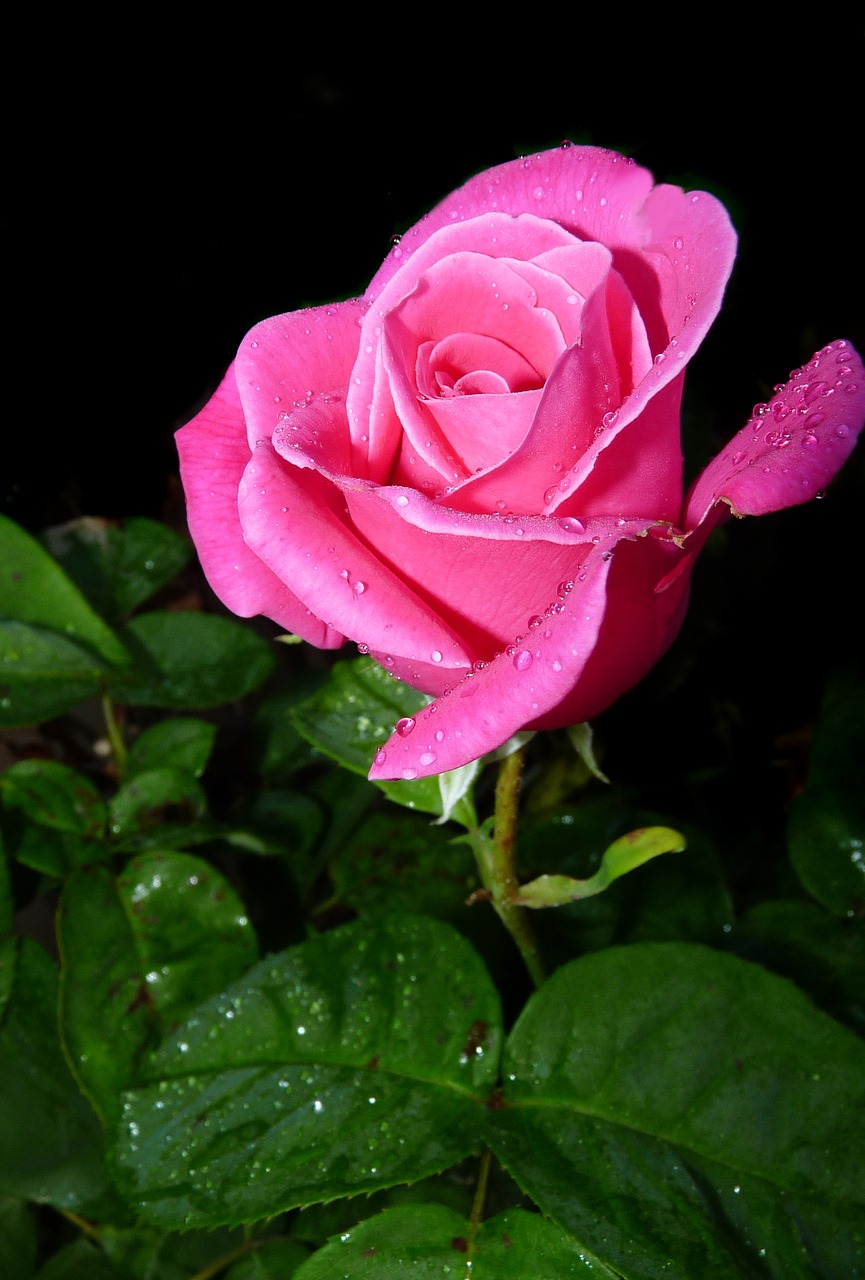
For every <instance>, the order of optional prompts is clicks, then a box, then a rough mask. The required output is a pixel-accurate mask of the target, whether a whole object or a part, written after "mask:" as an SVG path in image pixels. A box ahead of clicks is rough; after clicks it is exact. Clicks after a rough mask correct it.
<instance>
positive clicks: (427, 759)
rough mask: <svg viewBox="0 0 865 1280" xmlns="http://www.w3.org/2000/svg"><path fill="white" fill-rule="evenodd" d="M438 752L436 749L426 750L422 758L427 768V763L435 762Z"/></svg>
mask: <svg viewBox="0 0 865 1280" xmlns="http://www.w3.org/2000/svg"><path fill="white" fill-rule="evenodd" d="M435 761H436V753H435V752H434V751H425V752H424V753H423V755H422V756H421V758H420V762H421V764H422V765H423V766H424V768H426V766H427V765H430V764H435Z"/></svg>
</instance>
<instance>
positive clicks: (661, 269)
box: [177, 146, 865, 778]
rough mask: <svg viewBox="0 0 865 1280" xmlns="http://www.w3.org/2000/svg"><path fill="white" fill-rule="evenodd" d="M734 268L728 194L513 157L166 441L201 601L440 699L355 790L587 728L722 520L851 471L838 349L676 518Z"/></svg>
mask: <svg viewBox="0 0 865 1280" xmlns="http://www.w3.org/2000/svg"><path fill="white" fill-rule="evenodd" d="M734 253H735V233H734V231H733V228H732V226H731V224H730V220H729V218H728V216H727V213H726V211H725V210H724V208H723V206H722V205H721V204H719V203H718V201H717V200H715V199H714V198H713V197H712V196H710V195H707V194H705V193H704V192H692V193H686V192H683V191H681V190H680V189H679V188H677V187H672V186H654V185H653V180H652V177H651V174H649V173H648V172H646V170H645V169H641V168H640V167H638V166H637V165H636V164H634V163H633V162H632V161H630V160H626V159H624V158H623V157H622V156H619V155H616V154H614V153H612V152H609V151H604V150H600V149H597V148H594V147H576V146H572V147H568V146H563V147H562V148H560V149H557V150H554V151H549V152H546V153H544V154H541V155H535V156H532V157H530V158H527V159H524V160H516V161H513V162H512V163H509V164H504V165H501V166H499V167H498V168H495V169H490V170H488V171H487V172H485V173H482V174H480V175H478V177H476V178H473V179H472V180H471V181H470V182H468V183H467V184H466V185H465V186H464V187H461V188H460V189H459V190H458V191H455V192H454V193H453V194H452V195H450V196H448V197H447V199H445V200H444V201H443V202H442V203H441V204H440V205H438V206H437V208H435V209H434V210H433V211H432V212H431V213H430V214H428V215H427V216H426V217H424V218H422V219H421V221H420V222H419V223H418V224H417V225H416V226H415V227H413V228H412V229H411V231H409V232H408V233H407V234H406V235H404V236H403V237H402V239H401V241H400V242H399V244H397V245H396V246H395V247H394V248H393V249H392V251H391V252H390V254H389V255H388V257H387V258H386V260H385V262H384V263H383V265H382V267H381V269H380V270H379V272H378V273H377V275H376V276H375V278H374V279H373V281H372V283H371V284H370V286H369V288H368V289H367V291H366V293H365V295H364V296H363V297H362V298H356V299H352V300H351V301H348V302H341V303H338V304H336V305H333V306H327V307H316V308H312V309H309V310H304V311H295V312H291V313H289V314H287V315H280V316H275V317H273V318H272V319H269V320H265V321H263V322H262V323H261V324H259V325H257V326H256V327H255V328H254V329H253V330H252V332H251V333H249V334H248V335H247V337H246V338H245V339H244V341H243V343H242V344H241V347H240V350H239V352H238V355H237V359H236V360H235V362H234V364H233V366H232V367H231V369H230V370H229V371H228V373H227V374H226V377H225V380H224V381H223V383H222V385H221V386H220V387H219V389H218V391H217V392H216V394H215V395H214V396H213V398H212V399H211V401H210V402H209V404H207V405H206V406H205V408H204V409H202V411H201V412H200V413H199V414H198V415H197V417H196V418H194V419H193V421H192V422H190V423H189V424H188V426H186V427H184V428H183V429H182V430H181V431H179V432H178V437H177V439H178V447H179V451H180V458H181V473H182V478H183V483H184V486H185V489H186V495H187V500H188V507H189V527H190V531H191V533H192V537H193V539H194V541H195V543H196V546H197V548H198V552H199V555H200V558H201V562H202V565H203V567H204V571H205V573H206V574H207V577H208V579H209V581H210V583H211V585H212V587H213V589H214V591H215V592H216V594H217V595H218V596H219V597H220V599H221V600H222V601H224V603H225V604H226V605H227V606H228V607H229V608H230V609H232V610H234V612H235V613H238V614H241V615H242V616H245V617H249V616H251V615H253V614H264V615H266V616H267V617H269V618H272V619H273V620H274V621H275V622H276V623H278V624H279V625H280V626H281V627H284V628H286V629H287V630H289V631H292V632H294V633H296V634H297V635H299V636H302V637H303V638H304V639H305V640H309V641H310V642H311V643H312V644H315V645H318V646H319V647H321V648H335V647H337V646H339V645H341V644H342V643H343V641H344V640H345V639H350V640H353V641H355V642H356V643H357V645H358V646H359V647H360V648H361V650H362V651H364V652H366V651H369V652H370V653H371V654H372V655H373V657H374V658H375V659H376V660H377V661H378V662H380V663H381V664H382V665H383V666H384V667H385V669H386V670H387V671H389V672H390V673H391V674H392V675H393V676H395V677H397V678H399V679H401V680H405V681H406V682H408V683H409V684H411V685H413V686H414V687H415V688H417V689H420V690H423V691H424V692H426V693H428V694H433V695H435V698H436V701H434V702H433V703H431V704H430V705H429V706H428V707H427V708H425V710H424V711H423V712H422V713H420V714H419V715H418V716H417V717H416V718H414V719H410V720H407V721H401V722H400V724H399V725H398V726H397V728H396V731H395V732H394V734H393V736H392V737H391V739H390V741H389V742H387V743H385V744H384V746H383V747H382V749H381V750H379V751H378V752H377V753H376V756H375V760H374V762H373V765H372V769H371V773H370V776H371V777H374V778H394V777H397V778H398V777H403V778H414V777H420V776H422V775H425V774H430V773H439V772H441V771H443V770H447V769H453V768H455V767H457V766H459V765H463V764H466V763H467V762H468V761H470V760H474V759H476V758H477V757H478V756H480V755H482V754H483V753H485V752H488V751H490V750H492V749H494V748H496V747H498V746H500V745H501V744H502V743H503V742H504V741H505V740H506V739H507V738H508V737H510V736H511V735H512V734H513V733H514V732H516V731H517V730H519V729H523V728H531V729H537V728H555V727H559V726H562V725H567V724H573V723H576V722H579V721H583V720H586V719H588V718H590V717H592V716H594V715H596V714H597V713H598V712H600V711H602V710H603V709H604V708H605V707H607V706H609V704H610V703H611V702H613V701H614V699H616V698H617V697H618V696H619V695H620V694H621V693H623V692H624V691H625V690H626V689H628V688H630V686H631V685H633V684H634V683H635V682H636V681H638V680H639V679H640V678H641V677H642V676H643V675H644V674H645V673H646V672H647V671H648V670H649V668H650V667H651V666H652V665H653V664H654V663H655V662H656V661H657V660H658V658H659V657H660V656H661V654H663V653H664V651H665V650H666V649H667V647H668V646H669V644H670V643H671V641H672V640H673V638H674V636H675V635H676V632H677V630H678V628H679V626H680V623H681V621H682V617H683V614H684V611H685V607H686V604H687V595H688V580H689V576H690V570H691V567H692V564H693V562H694V559H695V556H696V554H697V552H698V551H699V549H700V548H701V546H702V545H703V543H704V542H705V540H706V538H707V537H708V534H709V532H710V531H711V529H712V527H713V526H714V525H715V524H717V523H718V521H719V520H720V519H721V518H723V517H725V516H727V515H729V514H730V512H731V511H732V512H733V513H734V514H735V515H759V514H761V513H763V512H768V511H775V510H777V509H779V508H781V507H786V506H791V505H793V504H795V503H799V502H804V501H806V500H807V499H809V498H813V497H814V496H815V494H816V493H818V491H819V490H821V489H822V488H823V487H824V486H825V485H826V484H827V482H828V481H829V480H830V479H831V478H832V477H833V476H834V474H835V473H836V471H837V470H838V468H839V467H840V466H841V465H842V463H843V462H844V460H845V459H846V457H847V456H848V454H849V453H850V451H851V449H852V448H853V445H854V444H855V441H856V437H857V435H858V433H859V430H860V429H861V426H862V420H863V417H865V378H863V369H862V363H861V361H860V359H859V357H858V356H857V354H856V353H855V351H854V350H853V349H852V348H851V347H850V346H849V344H847V343H845V342H843V341H840V342H835V343H832V344H830V345H829V346H828V347H825V348H824V349H823V350H822V351H820V352H819V353H818V354H817V355H816V356H815V357H814V358H813V359H812V360H811V361H810V362H809V363H808V364H807V365H805V366H804V367H803V368H802V369H800V370H797V371H796V372H795V373H794V374H793V375H792V377H791V379H790V381H789V382H788V383H787V384H786V386H784V387H780V388H778V389H777V391H776V394H775V395H774V396H773V398H772V399H771V400H770V401H769V403H768V404H767V405H759V406H757V408H756V409H755V411H754V414H753V415H752V417H751V419H750V421H749V422H748V423H747V425H746V426H745V427H744V428H743V430H742V431H741V432H740V433H739V434H738V435H737V436H736V437H735V439H734V440H733V441H732V442H731V443H730V445H729V446H728V447H727V448H726V449H725V450H724V451H723V453H721V454H720V455H719V456H718V457H717V458H715V459H714V461H713V462H711V463H710V464H709V466H708V467H707V468H706V470H705V471H704V472H703V474H702V476H701V477H700V478H699V480H698V481H697V483H696V484H695V485H694V487H693V489H692V491H691V493H690V495H689V496H687V497H683V492H682V456H681V445H680V423H679V409H680V402H681V397H682V385H683V379H684V371H685V366H686V365H687V363H688V360H689V359H690V358H691V356H692V355H693V354H694V352H695V351H696V349H697V347H698V346H699V344H700V342H701V341H702V339H703V336H704V335H705V333H706V331H707V329H708V328H709V325H710V324H711V323H712V320H713V319H714V317H715V315H716V314H717V311H718V308H719V306H720V304H721V298H722V295H723V291H724V286H725V284H726V281H727V278H728V276H729V273H730V269H731V267H732V263H733V257H734Z"/></svg>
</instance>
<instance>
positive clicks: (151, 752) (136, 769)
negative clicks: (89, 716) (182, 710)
mask: <svg viewBox="0 0 865 1280" xmlns="http://www.w3.org/2000/svg"><path fill="white" fill-rule="evenodd" d="M215 737H216V725H213V724H210V723H209V722H208V721H207V720H193V719H191V718H190V717H188V716H172V717H171V718H170V719H168V720H160V721H159V723H158V724H154V725H151V727H150V728H149V729H145V730H144V732H143V733H141V734H139V736H138V737H137V738H136V739H135V741H134V742H133V743H132V746H131V747H130V748H129V755H128V758H127V762H126V773H127V777H128V778H133V777H134V776H135V775H136V774H137V773H146V772H148V771H149V770H150V769H154V768H160V769H161V768H170V769H180V770H182V771H183V772H184V773H191V774H192V775H193V777H196V778H200V777H201V775H202V773H204V769H205V766H206V764H207V761H208V760H209V759H210V753H211V751H212V749H213V740H214V738H215Z"/></svg>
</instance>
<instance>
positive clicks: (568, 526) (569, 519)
mask: <svg viewBox="0 0 865 1280" xmlns="http://www.w3.org/2000/svg"><path fill="white" fill-rule="evenodd" d="M559 526H560V528H562V529H564V530H565V531H566V532H567V533H576V534H578V535H579V534H581V533H585V532H586V526H585V525H584V524H583V522H582V520H577V519H576V517H575V516H563V517H562V519H561V520H560V521H559Z"/></svg>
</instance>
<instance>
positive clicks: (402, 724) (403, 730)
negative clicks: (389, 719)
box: [395, 716, 417, 738]
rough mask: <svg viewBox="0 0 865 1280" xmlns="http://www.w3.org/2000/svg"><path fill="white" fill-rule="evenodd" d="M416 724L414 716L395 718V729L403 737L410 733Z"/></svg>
mask: <svg viewBox="0 0 865 1280" xmlns="http://www.w3.org/2000/svg"><path fill="white" fill-rule="evenodd" d="M416 724H417V721H416V720H415V718H414V716H403V717H402V719H401V720H397V722H396V725H395V729H396V732H397V733H398V734H399V736H400V737H401V738H405V737H406V736H407V735H408V734H410V733H411V731H412V729H413V728H414V727H415V725H416Z"/></svg>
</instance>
